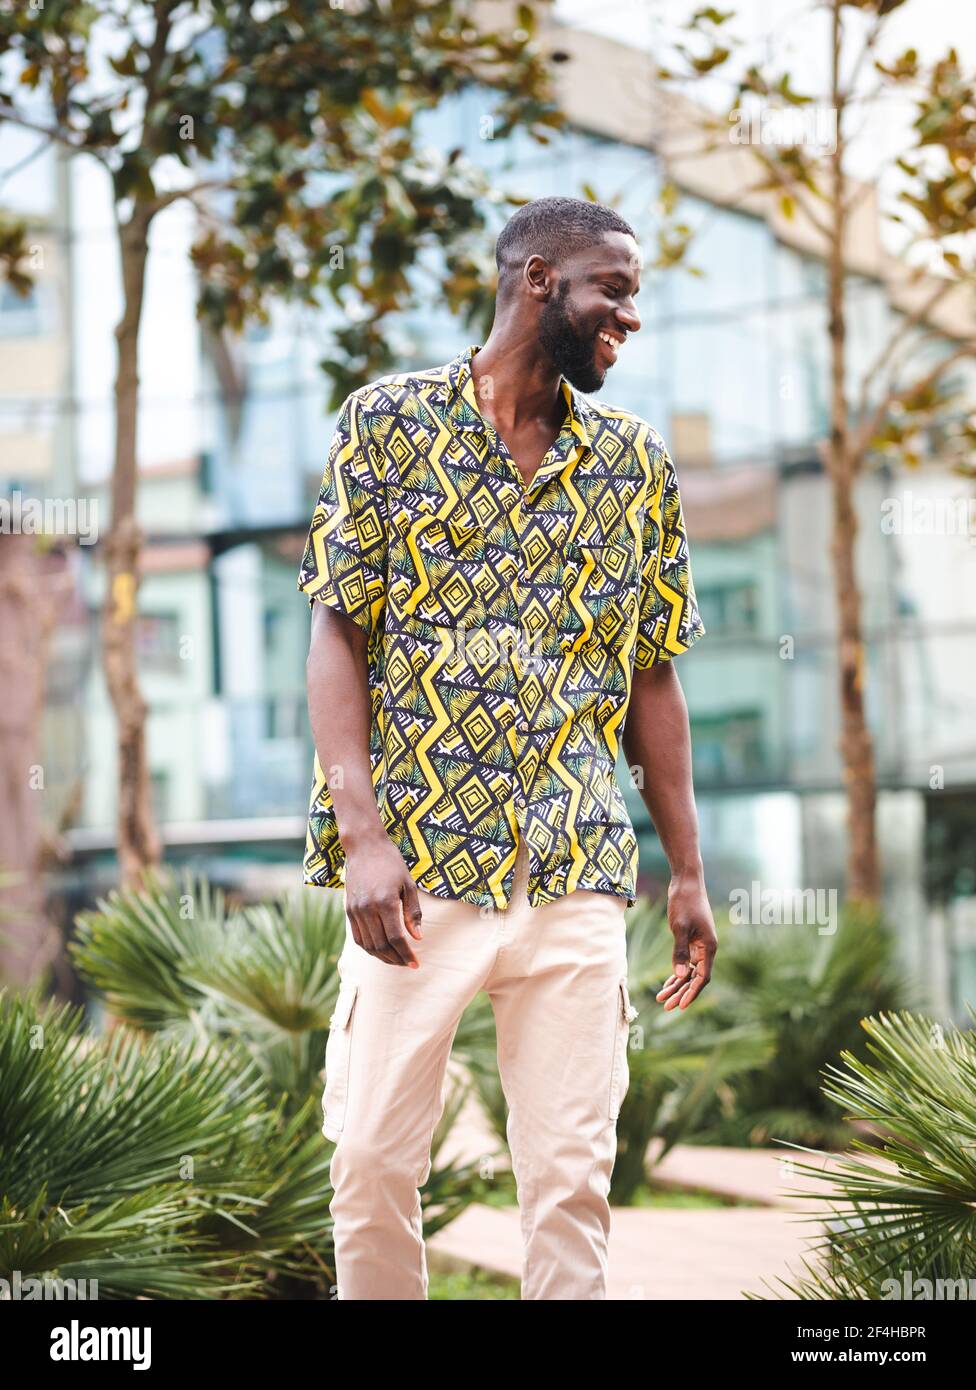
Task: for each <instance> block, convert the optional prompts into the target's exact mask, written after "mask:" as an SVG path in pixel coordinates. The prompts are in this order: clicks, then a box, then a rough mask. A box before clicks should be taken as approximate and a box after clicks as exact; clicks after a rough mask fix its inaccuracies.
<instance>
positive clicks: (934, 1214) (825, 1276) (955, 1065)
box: [748, 1008, 976, 1300]
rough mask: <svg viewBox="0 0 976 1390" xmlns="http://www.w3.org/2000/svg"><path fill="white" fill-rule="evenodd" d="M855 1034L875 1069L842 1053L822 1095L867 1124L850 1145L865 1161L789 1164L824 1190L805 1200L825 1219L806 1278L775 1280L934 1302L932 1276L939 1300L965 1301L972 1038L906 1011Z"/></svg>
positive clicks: (973, 1148)
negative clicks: (831, 1165)
mask: <svg viewBox="0 0 976 1390" xmlns="http://www.w3.org/2000/svg"><path fill="white" fill-rule="evenodd" d="M970 1013H971V1014H972V1013H973V1010H972V1008H970ZM862 1026H863V1028H864V1031H865V1032H866V1034H867V1037H868V1045H867V1046H868V1051H869V1053H870V1054H871V1055H872V1056H873V1057H874V1058H876V1062H870V1061H867V1060H865V1059H864V1058H862V1057H859V1056H856V1055H855V1054H854V1053H853V1052H850V1051H848V1050H846V1049H845V1050H844V1052H842V1054H841V1061H842V1062H843V1063H844V1064H845V1065H846V1070H844V1069H842V1068H840V1067H837V1066H834V1065H833V1064H831V1065H829V1066H828V1067H827V1068H826V1069H825V1070H826V1072H827V1075H828V1080H827V1081H826V1082H825V1083H824V1086H823V1092H824V1096H825V1097H826V1098H827V1099H828V1100H829V1101H830V1102H831V1103H833V1104H835V1105H838V1106H840V1107H841V1108H842V1109H843V1110H845V1111H846V1112H848V1114H850V1115H851V1116H853V1117H856V1118H858V1119H860V1120H862V1121H863V1122H864V1123H865V1124H866V1125H868V1126H869V1127H871V1132H870V1136H869V1138H866V1139H856V1140H855V1141H854V1143H853V1149H854V1150H855V1151H858V1152H860V1154H862V1155H864V1156H862V1157H858V1154H857V1152H855V1153H852V1154H848V1155H845V1156H844V1157H842V1158H839V1159H835V1160H834V1161H835V1165H836V1166H835V1170H834V1171H833V1172H831V1171H825V1170H824V1168H823V1166H822V1165H820V1166H817V1165H811V1164H805V1163H799V1162H794V1168H795V1169H796V1171H797V1172H801V1173H804V1174H806V1175H808V1176H809V1177H811V1178H813V1179H815V1180H816V1181H818V1182H821V1183H828V1184H829V1185H830V1190H829V1191H827V1192H821V1191H814V1192H813V1193H810V1192H806V1191H805V1192H804V1194H803V1196H804V1200H813V1201H820V1202H824V1203H827V1204H828V1205H829V1206H830V1208H831V1212H832V1216H831V1218H830V1219H829V1220H827V1221H826V1222H825V1223H824V1226H825V1229H824V1231H823V1232H822V1233H818V1234H817V1235H815V1236H812V1237H811V1242H810V1251H809V1253H810V1254H811V1256H815V1257H817V1258H815V1259H813V1260H812V1261H810V1260H804V1262H803V1265H804V1269H805V1270H806V1274H805V1275H804V1276H800V1277H798V1278H795V1279H794V1280H793V1282H790V1281H787V1280H783V1279H780V1280H778V1281H777V1282H778V1283H779V1284H780V1285H782V1287H783V1288H785V1289H786V1291H787V1294H788V1296H791V1297H793V1298H800V1299H806V1300H812V1299H882V1298H893V1297H895V1298H904V1297H912V1296H915V1297H923V1298H924V1297H928V1298H932V1297H938V1296H939V1294H938V1292H937V1290H938V1282H937V1281H940V1280H942V1281H946V1283H947V1284H948V1285H949V1290H950V1291H948V1292H947V1294H946V1295H945V1296H949V1297H952V1296H957V1297H958V1296H959V1290H960V1287H961V1288H962V1289H963V1290H965V1291H964V1292H963V1293H962V1296H963V1297H966V1298H969V1297H972V1296H973V1290H974V1288H976V1039H974V1035H973V1033H972V1031H971V1030H970V1031H967V1032H963V1031H961V1030H957V1029H944V1028H943V1027H942V1025H941V1024H938V1023H934V1022H933V1021H932V1020H931V1019H928V1018H925V1017H921V1016H917V1015H913V1014H910V1013H908V1012H906V1011H900V1012H897V1013H893V1014H880V1015H879V1016H878V1017H876V1018H867V1019H865V1020H864V1021H863V1024H862ZM791 1147H793V1148H802V1147H803V1146H801V1145H791ZM807 1152H810V1153H818V1152H819V1151H818V1150H815V1149H808V1150H807ZM825 1156H826V1155H824V1154H823V1153H822V1152H821V1153H820V1157H821V1158H823V1157H825ZM804 1219H806V1220H811V1221H814V1220H815V1221H818V1223H819V1222H820V1221H821V1220H822V1218H821V1217H820V1216H819V1215H817V1216H813V1217H810V1216H807V1217H805V1218H804ZM918 1280H922V1281H929V1282H928V1287H927V1288H926V1285H924V1284H923V1285H921V1286H920V1287H918V1286H916V1282H915V1281H918ZM959 1281H962V1284H961V1286H960V1282H959ZM769 1287H771V1286H769ZM748 1296H749V1297H760V1295H748Z"/></svg>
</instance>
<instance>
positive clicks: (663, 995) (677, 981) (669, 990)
mask: <svg viewBox="0 0 976 1390" xmlns="http://www.w3.org/2000/svg"><path fill="white" fill-rule="evenodd" d="M677 968H678V970H680V971H681V972H682V973H681V974H680V975H678V974H674V975H669V976H668V978H667V979H666V980H665V982H664V984H663V985H662V986H661V988H660V990H659V991H658V993H657V995H656V998H657V999H659V1000H661V999H669V998H670V997H671V995H672V994H674V993H675V991H676V990H679V989H681V988H682V986H683V985H686V984H687V983H688V972H689V970H690V969H691V967H690V966H689V965H688V964H687V963H685V964H682V965H679V966H678V967H677Z"/></svg>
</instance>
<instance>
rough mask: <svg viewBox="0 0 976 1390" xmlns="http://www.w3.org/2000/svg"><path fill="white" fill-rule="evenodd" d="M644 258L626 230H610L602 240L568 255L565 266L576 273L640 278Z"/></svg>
mask: <svg viewBox="0 0 976 1390" xmlns="http://www.w3.org/2000/svg"><path fill="white" fill-rule="evenodd" d="M643 262H644V258H643V256H642V255H641V250H640V247H639V246H638V245H637V242H636V241H635V240H634V238H633V237H632V236H628V235H627V234H626V232H608V233H607V235H606V236H605V237H604V238H603V240H602V241H597V242H594V243H593V245H591V246H584V247H583V249H582V250H581V251H577V252H575V253H574V254H573V255H572V256H567V258H566V260H565V262H564V267H565V269H567V270H571V271H572V272H573V273H575V274H580V273H582V274H584V275H588V274H593V275H596V274H600V275H606V274H613V273H616V274H618V275H623V276H625V277H631V276H633V277H636V278H637V279H638V280H639V279H640V272H641V267H642V266H643Z"/></svg>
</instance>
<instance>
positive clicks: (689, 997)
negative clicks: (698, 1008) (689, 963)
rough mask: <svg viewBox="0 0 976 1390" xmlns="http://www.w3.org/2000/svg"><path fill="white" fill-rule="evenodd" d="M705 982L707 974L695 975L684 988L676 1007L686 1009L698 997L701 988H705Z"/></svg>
mask: <svg viewBox="0 0 976 1390" xmlns="http://www.w3.org/2000/svg"><path fill="white" fill-rule="evenodd" d="M707 984H708V978H707V976H705V975H695V977H694V979H693V980H692V981H691V983H690V984H689V986H688V988H687V989H686V990H685V992H684V994H683V996H682V998H681V1002H680V1003H679V1005H678V1008H679V1009H687V1007H688V1005H689V1004H693V1003H694V1002H695V1000H696V999H697V998H698V996H699V995H700V994H701V992H702V990H703V989H704V988H705V986H706V985H707Z"/></svg>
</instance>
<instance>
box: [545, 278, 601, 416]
mask: <svg viewBox="0 0 976 1390" xmlns="http://www.w3.org/2000/svg"><path fill="white" fill-rule="evenodd" d="M568 295H569V281H568V280H561V281H560V283H559V289H558V290H557V291H556V294H555V295H554V296H553V298H552V299H550V300H549V302H548V304H546V305H545V307H544V308H543V310H542V313H541V314H540V315H539V342H540V343H541V344H542V347H543V348H544V349H545V351H546V352H547V353H548V354H549V356H550V357H551V358H552V362H553V365H554V366H555V367H556V368H557V370H558V371H560V372H561V373H562V375H563V376H564V377H565V378H566V380H567V381H568V382H569V383H570V385H572V386H575V387H576V389H577V390H578V391H598V390H599V389H600V387H601V386H602V385H603V382H604V380H605V378H606V372H605V371H601V370H600V369H599V367H598V366H597V364H596V335H595V333H583V332H581V331H580V329H579V328H578V327H577V325H576V323H575V321H574V319H573V317H572V315H571V313H570V312H569V310H568V309H567V307H566V300H567V298H568Z"/></svg>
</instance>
